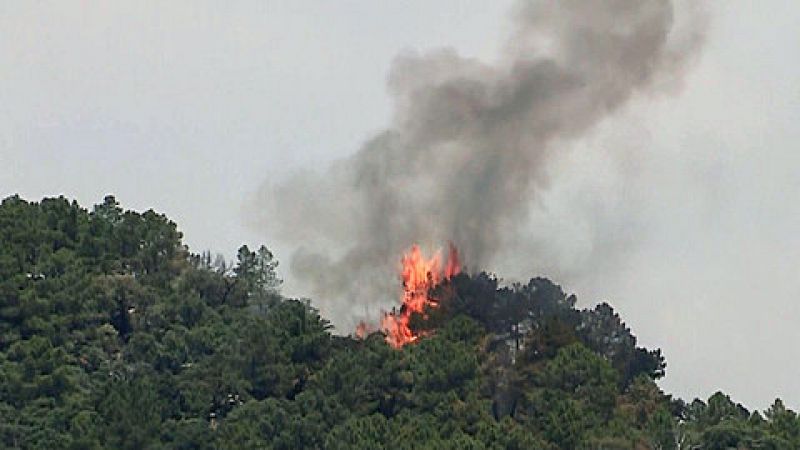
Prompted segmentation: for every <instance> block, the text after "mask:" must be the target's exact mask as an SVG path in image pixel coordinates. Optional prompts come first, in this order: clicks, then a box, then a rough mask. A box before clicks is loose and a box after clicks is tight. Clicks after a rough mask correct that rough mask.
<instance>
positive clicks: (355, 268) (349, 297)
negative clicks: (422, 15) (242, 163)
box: [258, 0, 702, 331]
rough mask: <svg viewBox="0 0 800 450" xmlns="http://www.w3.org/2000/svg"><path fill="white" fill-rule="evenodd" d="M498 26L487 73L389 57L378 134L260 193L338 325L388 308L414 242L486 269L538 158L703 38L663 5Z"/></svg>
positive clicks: (437, 59)
mask: <svg viewBox="0 0 800 450" xmlns="http://www.w3.org/2000/svg"><path fill="white" fill-rule="evenodd" d="M512 20H513V26H514V28H513V32H512V33H511V36H510V40H509V42H508V44H507V46H506V47H505V48H504V51H503V53H502V55H501V56H502V57H501V58H500V59H499V62H497V63H495V64H486V63H483V62H481V61H477V60H474V59H469V58H464V57H461V56H459V55H458V54H457V53H456V52H455V51H453V50H449V49H442V50H436V51H432V52H430V53H426V54H416V53H402V54H400V55H399V56H398V57H397V58H396V61H395V62H394V65H393V67H392V69H391V72H390V76H389V80H388V87H389V91H390V93H391V95H392V96H393V99H394V105H395V109H394V117H393V120H392V122H391V124H390V125H389V126H388V127H387V129H386V130H384V131H383V132H381V133H379V134H378V135H376V136H374V137H373V138H371V139H369V140H368V141H367V142H366V143H365V144H364V145H363V147H362V148H361V149H359V150H358V151H357V152H356V153H355V154H353V155H352V156H351V157H349V158H346V159H343V160H340V161H337V162H335V163H334V164H333V165H332V166H331V167H330V168H329V169H328V170H327V171H326V172H325V173H322V174H319V173H313V172H308V173H297V174H295V175H293V176H291V177H290V178H289V179H287V180H285V181H283V182H281V183H278V184H268V185H265V186H264V187H263V188H262V189H261V190H260V192H259V194H258V196H259V209H260V210H261V211H262V212H263V213H264V214H265V215H264V219H263V226H266V227H267V228H268V230H269V233H270V236H271V237H273V238H277V239H280V240H282V241H284V242H288V243H291V244H293V246H295V247H296V248H298V250H297V251H296V253H295V254H294V255H293V256H292V259H291V263H290V267H291V270H292V276H293V277H294V278H295V279H296V280H297V281H299V282H301V283H305V284H306V285H307V286H308V287H309V288H310V289H311V292H310V293H312V294H313V295H314V298H315V302H316V303H317V305H318V306H319V307H320V308H321V309H323V311H324V312H325V313H326V314H327V315H329V316H331V317H333V318H334V320H336V321H337V324H338V325H340V326H342V327H348V326H350V325H351V322H354V321H357V320H359V319H360V318H363V316H364V314H365V312H366V313H369V314H374V313H376V312H377V310H378V309H380V308H388V307H390V306H391V305H392V304H394V303H395V302H396V295H395V293H396V292H397V287H396V283H397V276H396V267H397V263H398V260H399V255H401V253H402V251H403V250H405V249H406V248H408V247H409V246H410V245H411V244H413V243H419V244H421V245H422V247H423V248H428V249H435V248H439V247H446V244H447V242H450V241H452V242H453V243H454V244H455V245H456V246H457V247H458V248H459V249H460V250H461V251H462V254H463V260H464V261H465V262H466V265H467V266H468V268H483V267H490V266H491V263H492V259H493V258H494V257H496V255H498V254H499V252H502V251H506V250H508V249H509V247H510V246H511V245H512V244H513V243H514V242H515V239H516V238H517V237H518V236H519V233H518V232H519V230H520V229H521V227H522V226H523V225H524V224H525V223H527V221H528V218H529V215H530V212H531V211H530V205H531V202H532V200H533V199H535V198H536V195H537V192H541V190H542V189H546V188H547V184H548V177H547V171H546V170H545V169H546V167H547V163H548V158H550V157H551V156H552V155H553V154H554V152H558V151H559V149H560V148H564V146H566V145H567V144H569V142H570V141H571V140H574V139H576V138H578V137H581V136H582V135H584V134H585V133H586V132H587V131H588V130H590V129H591V128H592V127H593V126H594V125H595V124H597V123H598V122H599V121H601V120H602V119H603V118H604V117H607V116H609V115H610V114H612V113H613V112H614V111H615V110H618V109H619V108H620V107H622V106H623V105H625V103H626V102H627V101H628V100H629V99H630V98H631V97H632V96H633V95H636V94H639V93H642V92H652V91H655V90H658V89H660V88H662V87H664V86H673V85H674V84H675V83H674V81H676V80H679V79H680V77H681V75H682V73H683V69H684V67H685V65H686V63H687V61H688V60H689V59H691V56H692V55H693V54H694V53H695V51H696V49H697V48H698V47H699V43H700V41H701V36H702V29H701V28H702V27H700V26H696V27H692V26H689V27H688V29H680V31H679V32H678V31H677V30H678V28H680V27H676V25H675V23H676V21H675V11H674V7H673V4H672V2H670V1H668V0H647V1H638V0H602V1H601V0H595V1H585V0H562V1H555V0H553V1H541V2H520V3H518V4H517V5H516V6H515V8H514V9H513V11H512ZM684 28H686V27H684ZM367 305H373V306H371V308H372V310H370V311H367V310H365V308H367ZM375 317H377V316H375ZM345 331H346V330H345Z"/></svg>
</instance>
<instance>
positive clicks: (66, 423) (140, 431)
mask: <svg viewBox="0 0 800 450" xmlns="http://www.w3.org/2000/svg"><path fill="white" fill-rule="evenodd" d="M276 264H277V263H276V262H275V260H274V259H273V256H272V254H271V253H270V252H269V251H268V250H267V249H266V248H265V247H262V248H260V249H258V250H256V251H252V250H250V249H248V248H247V247H242V248H241V249H240V250H239V253H238V257H237V260H236V261H235V262H233V263H227V262H225V261H223V260H221V259H216V260H214V259H212V258H211V257H210V255H209V254H200V255H198V254H192V253H190V252H189V250H188V249H187V248H186V247H185V246H184V245H183V244H182V242H181V235H180V233H179V232H178V231H177V227H176V225H175V224H174V223H173V222H171V221H169V220H168V219H167V218H166V217H164V216H163V215H160V214H157V213H155V212H153V211H147V212H144V213H137V212H132V211H123V209H122V208H120V206H119V205H118V204H117V202H116V201H115V199H114V198H113V197H107V198H106V199H105V201H104V202H103V203H102V204H99V205H96V206H95V207H94V208H93V209H92V210H91V211H88V210H85V209H83V208H81V207H80V206H79V205H78V204H77V203H75V202H69V201H67V200H66V199H64V198H48V199H44V200H42V201H41V202H36V203H34V202H27V201H25V200H22V199H20V198H19V197H16V196H15V197H9V198H7V199H5V200H4V201H3V202H2V205H1V206H0V446H3V447H5V448H25V449H35V448H48V449H52V448H70V449H99V448H110V449H111V448H113V449H142V448H178V449H196V448H199V449H204V448H208V449H211V448H217V449H256V448H275V449H297V448H326V449H337V448H341V449H353V448H355V449H361V448H363V449H376V448H387V449H389V448H391V449H395V448H400V449H402V448H409V449H411V448H432V449H446V448H453V449H482V448H492V449H506V448H508V449H514V448H517V449H537V448H538V449H678V448H680V449H688V448H703V449H728V448H742V449H744V448H747V449H760V448H763V449H797V448H800V419H799V418H798V416H797V415H796V414H795V413H794V412H792V411H791V410H788V409H787V408H785V407H784V406H783V403H782V402H781V401H780V400H776V402H775V404H774V405H773V406H772V407H771V408H770V409H769V410H767V411H766V412H764V413H763V414H761V413H759V412H752V413H751V412H749V411H747V410H746V409H745V408H744V407H743V406H741V405H739V404H736V403H734V402H733V401H732V400H731V399H730V398H729V397H728V396H726V395H724V394H722V393H716V394H714V395H713V396H711V398H709V399H708V401H705V402H704V401H700V400H695V401H693V402H691V403H688V404H687V403H685V402H683V401H681V400H679V399H674V398H672V397H671V396H669V395H666V394H664V393H663V392H662V391H661V390H660V389H659V387H658V386H657V384H656V382H655V380H657V379H658V378H660V377H661V376H663V375H664V370H665V362H664V358H663V357H662V355H661V352H660V351H659V350H648V349H645V348H642V347H638V346H637V345H636V338H635V337H634V335H633V334H632V333H631V331H630V330H629V329H628V328H627V327H625V325H624V323H623V322H622V320H621V319H620V317H619V316H618V315H617V314H616V313H615V312H614V311H613V309H612V308H611V307H610V306H609V305H607V304H601V305H599V306H597V307H596V308H595V309H592V310H578V309H576V308H575V298H574V297H573V296H568V295H566V294H565V293H564V292H563V291H562V289H561V288H560V287H559V286H557V285H555V284H553V283H552V282H550V281H549V280H547V279H543V278H535V279H532V280H531V281H530V282H529V283H528V284H525V285H514V286H509V287H502V286H500V285H499V284H498V282H497V279H496V278H494V277H493V276H491V275H488V274H485V273H482V274H477V275H466V274H461V275H458V276H456V277H455V278H453V279H452V280H450V281H448V282H447V284H446V285H445V286H441V287H440V288H441V289H446V290H447V292H448V301H447V302H443V303H442V305H441V307H439V308H437V309H435V310H430V311H429V314H428V317H426V318H423V317H421V316H416V317H414V321H413V326H414V327H416V328H417V329H420V330H429V331H430V333H429V335H428V337H426V338H424V339H421V340H420V341H419V342H418V343H416V344H414V345H407V346H405V347H403V348H402V349H400V350H396V349H394V348H392V347H391V346H389V345H388V344H387V343H386V342H385V341H384V339H383V336H382V335H381V334H380V333H374V334H372V335H370V336H367V337H366V338H365V339H363V340H358V339H353V338H350V337H341V336H335V335H333V334H332V333H331V331H332V330H331V327H330V326H329V323H328V322H327V321H326V320H325V319H324V318H322V317H320V315H319V314H318V312H317V311H316V310H315V309H314V308H313V307H312V306H311V304H310V303H309V302H307V301H299V300H294V299H287V298H284V297H282V296H281V295H280V294H279V286H280V280H278V278H277V277H276V274H275V266H276Z"/></svg>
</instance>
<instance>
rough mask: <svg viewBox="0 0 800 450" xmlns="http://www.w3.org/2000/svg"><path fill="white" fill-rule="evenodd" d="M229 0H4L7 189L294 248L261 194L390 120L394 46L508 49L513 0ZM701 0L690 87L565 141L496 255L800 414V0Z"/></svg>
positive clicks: (195, 240)
mask: <svg viewBox="0 0 800 450" xmlns="http://www.w3.org/2000/svg"><path fill="white" fill-rule="evenodd" d="M229 3H233V4H232V5H223V4H222V3H221V2H178V1H173V2H144V1H137V2H105V3H100V2H97V3H93V2H66V1H60V2H53V3H47V2H22V1H20V2H11V1H6V2H2V3H0V196H3V197H4V196H6V195H10V194H13V193H19V194H21V195H22V196H24V197H26V198H28V199H31V200H35V199H39V198H41V197H42V196H45V195H58V194H64V195H66V196H68V197H71V198H76V199H78V200H79V201H80V202H81V203H82V204H84V206H90V205H91V204H93V203H96V202H99V201H100V200H101V199H102V197H103V196H104V195H105V194H107V193H114V194H115V195H116V196H117V197H118V199H119V200H120V201H121V202H122V203H123V205H124V206H125V207H128V208H133V209H147V208H150V207H152V208H154V209H156V210H158V211H161V212H165V213H166V214H168V215H169V216H170V217H171V218H172V219H174V220H176V221H177V222H178V223H179V225H180V226H181V229H182V230H183V232H184V233H185V237H186V241H187V242H188V243H189V244H190V246H191V247H192V248H193V249H194V250H196V251H200V250H203V249H212V250H213V251H216V252H221V253H224V254H228V255H231V254H233V253H234V251H235V249H236V248H237V247H238V246H239V245H241V244H242V243H251V244H258V243H262V242H263V243H266V244H267V245H269V246H270V247H271V248H273V249H275V250H276V253H277V254H278V257H279V259H282V260H286V259H288V254H289V251H290V250H291V249H290V248H286V246H282V245H281V244H280V243H278V242H273V240H271V239H270V236H268V235H266V234H265V233H264V232H259V230H257V229H252V228H250V227H248V226H247V224H246V221H245V216H246V214H244V213H243V211H242V210H243V208H247V207H249V206H248V205H249V203H248V200H249V199H250V198H251V197H252V195H253V193H254V192H255V191H256V190H257V189H258V188H259V187H260V186H262V185H263V184H264V183H265V182H268V180H280V179H282V178H283V177H285V176H286V174H287V171H293V170H296V169H299V168H312V169H315V170H322V169H324V168H325V166H326V164H327V163H328V162H330V161H332V160H335V159H337V158H340V157H342V156H346V155H348V154H351V153H352V152H354V151H355V150H356V149H357V148H358V147H359V146H360V144H361V143H362V142H363V141H364V140H365V139H367V138H369V137H370V136H371V135H372V134H373V133H374V132H376V131H377V130H379V129H381V127H383V126H385V125H386V124H387V123H388V121H389V114H390V112H391V104H390V98H389V96H388V95H387V93H386V87H385V86H386V84H385V83H386V75H387V72H388V70H389V67H390V65H391V63H392V61H393V59H394V57H395V56H396V55H397V53H398V52H399V51H401V50H404V49H417V50H421V51H424V50H426V49H432V48H436V47H442V46H451V47H454V48H455V49H457V50H458V51H459V52H461V53H462V54H465V55H469V56H475V57H478V58H481V59H484V60H487V61H492V60H493V58H495V55H497V53H498V51H499V50H500V47H501V45H502V43H503V41H504V39H505V38H507V32H508V27H507V22H506V16H507V9H508V6H509V4H510V3H511V2H510V1H496V2H485V1H466V0H446V1H444V0H439V1H436V2H429V1H423V0H413V1H411V0H409V1H404V2H388V1H386V2H376V1H374V0H350V1H340V2H324V1H298V0H293V1H291V2H290V1H286V2H277V1H272V2H264V1H257V2H255V1H254V2H252V3H251V2H229ZM708 10H709V17H710V28H709V32H708V36H707V39H708V41H707V43H706V45H705V48H704V50H703V52H702V55H701V56H700V58H699V59H698V60H697V61H696V63H695V64H694V65H693V67H692V68H691V70H690V73H689V74H688V76H687V77H686V79H685V82H684V84H683V86H680V87H674V88H673V90H674V94H673V95H658V96H653V97H651V98H638V99H637V100H635V101H634V102H633V103H632V104H631V105H629V107H627V108H626V109H625V110H624V111H623V112H621V113H619V114H616V115H615V116H614V117H612V118H611V119H609V120H607V121H605V122H603V123H602V124H600V126H598V127H597V128H596V129H595V130H594V132H593V133H591V135H590V136H588V137H586V138H585V139H583V140H581V141H580V142H578V143H575V144H573V145H569V146H568V147H566V148H564V151H563V152H561V153H560V154H559V157H558V158H557V161H555V162H553V163H552V164H551V167H549V168H548V171H549V172H550V173H551V183H550V185H549V187H548V189H547V191H546V192H545V193H544V195H543V196H542V197H541V198H539V199H538V200H537V202H536V205H535V207H534V208H533V210H532V218H531V226H530V236H529V241H528V243H526V242H520V245H519V248H520V251H517V252H515V253H514V254H513V255H509V257H508V258H507V259H504V260H501V261H498V262H497V263H496V267H490V268H488V269H491V270H497V271H498V273H500V274H501V275H503V276H504V277H505V278H507V279H514V278H525V277H530V276H534V275H538V274H544V275H548V276H550V277H551V278H553V279H554V280H555V281H557V282H559V283H561V284H562V285H563V286H564V287H565V290H567V291H571V292H575V293H577V294H578V296H579V299H580V303H581V305H583V306H590V305H593V304H594V303H596V302H597V301H600V300H608V301H609V302H610V303H612V304H613V305H614V306H615V307H616V308H617V309H618V310H619V311H620V313H621V314H622V316H623V318H624V319H625V320H626V321H627V323H628V324H629V325H630V326H631V327H632V329H633V331H634V333H635V334H636V335H637V336H639V337H640V340H641V342H642V343H643V344H645V345H647V346H653V347H661V348H662V349H663V350H664V352H665V355H666V357H667V361H668V368H667V374H668V375H667V377H666V379H665V380H664V381H663V383H662V386H663V387H664V388H665V389H666V390H667V391H669V392H673V393H675V394H677V395H680V396H682V397H685V398H691V397H693V396H702V397H707V396H708V395H710V394H711V393H713V392H714V391H715V390H717V389H722V390H724V391H725V392H726V393H729V394H731V395H732V396H733V397H734V399H736V400H738V401H741V402H743V403H745V404H746V405H748V406H750V407H759V408H763V407H765V406H767V405H768V404H769V403H770V402H771V401H772V399H773V398H775V397H776V396H781V397H782V398H784V400H785V401H786V402H787V403H788V404H789V405H790V406H792V407H794V408H795V409H797V408H800V384H799V383H797V381H796V380H797V375H798V374H800V350H798V349H797V343H798V342H800V328H798V327H797V326H796V324H797V323H798V322H800V304H798V301H800V238H798V236H797V231H798V230H800V201H798V200H799V199H800V176H799V175H798V169H800V152H798V151H797V146H798V142H800V126H798V124H799V123H800V82H798V80H800V52H798V48H800V27H797V26H796V24H798V23H800V4H798V3H797V2H795V1H792V0H786V1H777V0H775V1H760V2H757V1H739V2H722V1H719V2H712V3H709V8H708ZM542 240H546V241H548V242H550V244H549V245H548V246H547V248H548V249H550V250H549V253H545V254H541V253H539V254H531V253H529V252H525V251H524V249H525V247H526V246H529V245H530V247H531V248H534V247H535V248H541V246H535V245H532V244H530V243H534V242H541V241H542ZM293 289H294V290H293ZM287 290H289V291H290V292H291V293H293V294H302V292H296V290H297V287H296V286H295V287H293V286H292V280H287Z"/></svg>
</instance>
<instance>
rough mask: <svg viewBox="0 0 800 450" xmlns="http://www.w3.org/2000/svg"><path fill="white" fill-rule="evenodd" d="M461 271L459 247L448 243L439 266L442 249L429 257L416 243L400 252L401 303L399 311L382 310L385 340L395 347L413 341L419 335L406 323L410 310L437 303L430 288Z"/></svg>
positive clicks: (422, 309) (420, 310) (419, 309)
mask: <svg viewBox="0 0 800 450" xmlns="http://www.w3.org/2000/svg"><path fill="white" fill-rule="evenodd" d="M459 272H461V263H460V262H459V259H458V250H457V249H456V248H455V246H453V245H452V244H450V251H449V253H448V255H447V262H446V264H445V267H444V269H442V267H441V253H440V252H436V254H434V255H433V257H431V258H430V259H426V258H425V257H424V256H423V255H422V251H421V250H420V248H419V246H418V245H416V244H415V245H413V246H412V247H411V249H410V250H409V251H408V252H406V253H405V254H404V255H403V258H402V259H401V272H400V276H401V278H402V281H403V297H402V299H401V300H402V302H403V304H402V306H401V307H400V310H399V311H392V312H389V313H385V314H384V316H383V319H382V320H381V329H382V330H383V332H384V333H385V334H386V342H388V343H389V345H391V346H392V347H394V348H401V347H402V346H404V345H406V344H408V343H410V342H414V341H416V340H417V339H419V337H420V333H416V332H414V331H413V330H411V328H410V327H409V323H410V320H411V315H412V314H413V313H419V314H422V313H424V311H425V307H426V306H430V307H434V308H435V307H437V306H438V304H439V302H438V300H437V299H435V298H433V297H431V295H430V291H431V289H433V288H434V287H436V286H437V285H438V284H439V283H441V282H442V281H443V280H448V279H450V278H452V277H454V276H456V275H458V273H459Z"/></svg>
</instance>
